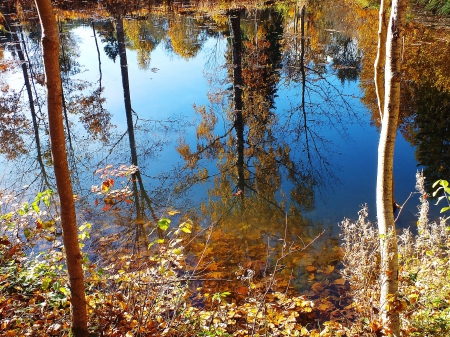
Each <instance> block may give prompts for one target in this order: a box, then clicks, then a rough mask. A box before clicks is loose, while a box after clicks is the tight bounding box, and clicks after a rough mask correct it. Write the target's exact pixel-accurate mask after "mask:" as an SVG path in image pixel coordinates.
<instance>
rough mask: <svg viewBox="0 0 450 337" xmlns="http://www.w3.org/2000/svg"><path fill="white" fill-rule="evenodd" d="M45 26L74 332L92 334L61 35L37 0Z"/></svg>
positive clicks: (45, 4) (81, 336)
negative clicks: (72, 171)
mask: <svg viewBox="0 0 450 337" xmlns="http://www.w3.org/2000/svg"><path fill="white" fill-rule="evenodd" d="M35 1H36V7H37V9H38V13H39V19H40V22H41V27H42V49H43V58H44V67H45V81H46V84H47V108H48V121H49V129H50V141H51V150H52V157H53V166H54V170H55V178H56V187H57V190H58V195H59V200H60V207H61V227H62V230H63V242H64V247H65V250H66V264H67V271H68V273H69V279H70V291H71V305H72V333H73V335H74V336H75V337H86V336H88V330H87V311H86V299H85V292H84V275H83V268H82V264H81V259H82V255H81V252H80V246H79V244H78V230H77V220H76V213H75V203H74V200H73V190H72V182H71V180H70V172H69V165H68V161H67V152H66V143H65V134H64V126H63V118H62V90H61V88H62V86H61V73H60V68H59V35H58V28H57V25H56V20H55V16H54V14H53V7H52V4H51V1H50V0H35Z"/></svg>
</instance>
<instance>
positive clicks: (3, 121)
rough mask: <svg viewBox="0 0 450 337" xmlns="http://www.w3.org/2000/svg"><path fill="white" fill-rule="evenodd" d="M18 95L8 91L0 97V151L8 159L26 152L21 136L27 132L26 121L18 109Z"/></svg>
mask: <svg viewBox="0 0 450 337" xmlns="http://www.w3.org/2000/svg"><path fill="white" fill-rule="evenodd" d="M20 104H21V103H20V95H19V94H17V93H12V94H11V93H10V94H9V95H7V96H6V95H4V96H1V97H0V152H1V153H3V154H5V155H6V157H7V158H8V159H14V158H16V157H17V156H18V155H19V154H24V153H27V152H28V151H27V147H26V144H25V141H24V139H23V136H24V135H25V134H26V133H27V132H28V130H27V127H28V121H27V119H26V118H25V116H24V115H23V114H21V113H20V112H19V111H20V109H21V108H20Z"/></svg>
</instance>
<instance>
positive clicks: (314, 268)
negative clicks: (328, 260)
mask: <svg viewBox="0 0 450 337" xmlns="http://www.w3.org/2000/svg"><path fill="white" fill-rule="evenodd" d="M305 269H306V271H307V272H309V273H314V272H315V271H316V270H317V268H316V267H314V266H313V265H311V264H310V265H309V266H306V267H305Z"/></svg>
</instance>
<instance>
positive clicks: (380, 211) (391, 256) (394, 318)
mask: <svg viewBox="0 0 450 337" xmlns="http://www.w3.org/2000/svg"><path fill="white" fill-rule="evenodd" d="M405 13H406V0H394V1H393V2H392V9H391V17H390V21H389V28H388V33H387V41H386V67H385V76H384V77H385V93H384V109H383V118H382V125H381V134H380V143H379V147H378V175H377V198H376V201H377V218H378V228H379V233H380V241H381V246H380V247H381V248H380V249H381V293H380V314H381V322H382V324H383V327H384V334H385V335H386V336H400V320H399V313H398V311H397V308H395V306H394V305H393V303H394V301H393V300H394V299H395V296H396V295H397V292H398V248H397V234H396V228H395V222H394V209H393V207H392V205H393V204H394V197H393V167H394V145H395V138H396V134H397V125H398V118H399V114H400V80H401V50H402V35H403V29H404V23H405Z"/></svg>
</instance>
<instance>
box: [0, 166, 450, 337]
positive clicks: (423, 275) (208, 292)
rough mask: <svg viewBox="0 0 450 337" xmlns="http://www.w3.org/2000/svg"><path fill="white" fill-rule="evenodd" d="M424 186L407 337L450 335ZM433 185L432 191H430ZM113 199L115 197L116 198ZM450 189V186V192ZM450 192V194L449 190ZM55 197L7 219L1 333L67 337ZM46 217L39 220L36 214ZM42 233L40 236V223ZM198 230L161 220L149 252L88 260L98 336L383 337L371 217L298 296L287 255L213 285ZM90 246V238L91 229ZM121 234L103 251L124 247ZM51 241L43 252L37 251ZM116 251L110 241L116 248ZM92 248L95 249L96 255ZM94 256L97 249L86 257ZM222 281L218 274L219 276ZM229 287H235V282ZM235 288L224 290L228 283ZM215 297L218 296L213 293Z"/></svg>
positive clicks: (412, 251) (410, 258)
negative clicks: (191, 247) (192, 242)
mask: <svg viewBox="0 0 450 337" xmlns="http://www.w3.org/2000/svg"><path fill="white" fill-rule="evenodd" d="M421 179H422V185H421V184H420V183H419V184H418V187H417V188H418V191H419V193H421V195H422V204H421V206H420V209H419V211H420V214H419V219H418V235H417V236H414V235H412V234H411V233H410V232H409V231H405V232H404V233H402V234H401V235H399V249H400V252H399V253H400V254H399V257H400V264H401V266H402V267H401V271H400V275H399V280H400V286H399V293H398V294H397V296H393V297H392V298H391V301H390V303H389V305H390V306H392V307H393V308H394V309H395V310H398V311H399V313H400V316H401V320H402V336H430V337H431V336H433V337H434V336H443V337H444V336H449V335H450V268H449V267H450V266H449V265H450V260H449V257H450V254H449V253H450V228H449V227H448V226H447V224H446V221H445V220H442V221H440V222H439V223H432V222H429V221H428V219H427V216H426V214H427V208H428V202H427V198H426V196H427V195H426V193H425V192H424V190H423V177H421V176H420V175H419V176H418V181H419V182H420V181H421ZM421 186H422V187H421ZM105 189H106V188H105ZM447 189H448V187H447ZM448 190H449V191H450V189H448ZM51 197H52V194H51V192H50V191H46V192H43V193H40V194H39V195H38V196H37V197H36V198H35V200H34V201H33V202H32V203H31V204H22V205H21V206H20V207H19V208H18V209H17V210H16V211H14V212H8V213H6V212H3V214H4V215H3V216H2V217H1V225H2V231H3V234H2V236H1V237H0V335H2V336H66V335H67V336H68V335H69V327H70V291H69V286H68V284H67V274H66V270H65V261H64V252H63V248H62V247H61V244H60V243H59V242H58V233H57V228H55V227H56V225H55V221H54V220H52V219H51V218H50V217H48V216H47V217H46V214H48V213H46V212H43V211H42V210H41V209H40V208H42V207H44V205H45V206H48V207H49V206H51V204H50V200H51ZM37 215H39V216H37ZM30 224H32V226H31V225H30ZM192 227H193V224H192V222H191V221H184V222H181V221H180V223H176V224H174V222H171V220H170V219H169V218H162V219H160V221H159V222H158V228H157V229H158V233H159V234H161V233H162V234H163V236H162V237H163V238H162V237H158V238H156V239H154V241H152V242H150V243H148V247H149V249H148V250H147V251H145V252H141V253H134V254H131V253H130V252H131V250H127V249H120V248H117V249H116V250H114V251H113V254H110V255H108V257H107V258H105V256H103V257H102V258H99V257H98V256H97V257H94V256H89V255H87V254H86V255H85V259H84V268H85V273H86V292H87V301H88V303H87V305H88V313H89V329H90V332H91V333H92V336H380V335H381V334H382V333H383V330H382V327H381V326H380V324H379V323H378V317H377V310H378V309H377V308H378V306H379V305H378V291H379V284H378V270H379V268H378V261H379V254H378V242H379V239H378V235H377V231H376V228H375V227H374V226H373V225H372V224H371V223H370V222H369V221H367V209H366V208H364V209H362V210H361V212H360V214H359V219H358V220H357V221H356V222H351V221H349V220H345V221H344V222H343V223H342V225H341V230H342V241H341V242H342V245H341V261H342V263H343V265H344V267H343V268H341V269H340V270H338V271H337V270H336V268H335V267H334V266H333V265H330V264H328V265H327V264H326V265H322V266H321V265H317V264H311V265H307V266H306V267H305V268H306V270H307V272H308V275H309V276H308V282H309V283H308V284H309V288H308V289H305V290H304V291H303V292H302V293H298V292H296V291H294V290H293V289H292V287H291V286H290V283H289V282H286V277H285V275H282V274H281V273H277V270H279V269H280V268H278V267H279V266H281V265H282V264H283V262H284V261H283V259H284V258H285V256H286V255H283V254H282V255H281V256H280V257H279V258H278V260H275V261H274V262H273V263H274V265H272V267H271V270H272V271H268V272H267V273H263V274H264V275H265V276H264V277H261V276H257V274H256V273H255V271H254V270H255V268H254V267H255V266H252V265H248V266H245V267H243V268H241V269H240V270H239V271H238V272H236V273H235V274H234V280H232V282H228V283H226V282H222V283H221V284H222V286H221V287H220V289H219V288H214V287H212V286H211V284H214V283H216V284H217V283H220V280H218V279H214V278H209V279H205V278H203V276H199V275H214V272H215V271H217V269H218V268H219V267H220V266H217V265H214V264H209V265H207V266H204V267H202V268H203V272H204V273H202V274H199V273H196V271H198V269H199V266H198V265H196V264H195V263H192V261H190V260H189V256H187V255H188V254H186V252H185V250H184V247H185V244H186V241H187V239H189V238H190V236H189V235H190V233H191V231H192ZM79 229H80V234H79V238H80V240H81V241H82V242H86V240H88V239H89V233H90V226H89V224H84V225H82V226H80V228H79ZM113 240H114V236H112V237H111V238H107V237H105V238H104V239H103V240H102V241H101V243H102V244H104V245H105V246H107V247H111V246H110V245H111V244H113ZM42 241H44V242H51V244H52V247H51V249H47V250H46V249H41V250H40V251H41V253H39V254H33V253H32V252H31V251H30V247H31V246H33V245H36V244H38V243H39V242H42ZM109 241H111V242H109ZM85 249H86V247H85ZM86 251H87V250H86ZM208 272H211V273H208ZM227 281H230V280H227ZM224 284H225V285H224ZM214 289H216V290H214Z"/></svg>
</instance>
